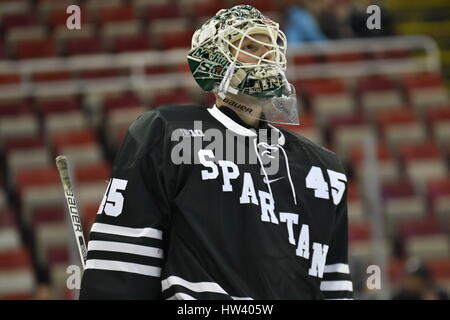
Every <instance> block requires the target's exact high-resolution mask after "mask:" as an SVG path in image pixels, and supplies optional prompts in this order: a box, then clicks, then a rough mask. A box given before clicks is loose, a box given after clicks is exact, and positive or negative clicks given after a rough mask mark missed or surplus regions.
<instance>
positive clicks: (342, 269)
mask: <svg viewBox="0 0 450 320" xmlns="http://www.w3.org/2000/svg"><path fill="white" fill-rule="evenodd" d="M323 272H324V273H330V272H339V273H350V268H349V267H348V264H344V263H335V264H328V265H325V269H324V270H323Z"/></svg>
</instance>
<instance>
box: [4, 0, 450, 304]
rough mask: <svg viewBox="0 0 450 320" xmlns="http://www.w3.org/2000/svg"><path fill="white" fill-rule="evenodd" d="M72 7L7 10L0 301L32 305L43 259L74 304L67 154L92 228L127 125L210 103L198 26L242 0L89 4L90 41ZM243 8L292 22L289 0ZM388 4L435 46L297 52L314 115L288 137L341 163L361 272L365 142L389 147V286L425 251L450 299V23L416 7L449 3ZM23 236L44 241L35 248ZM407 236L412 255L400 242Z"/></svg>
mask: <svg viewBox="0 0 450 320" xmlns="http://www.w3.org/2000/svg"><path fill="white" fill-rule="evenodd" d="M71 2H73V1H63V0H57V1H56V0H38V1H27V0H0V31H1V33H0V299H17V298H23V299H28V298H32V297H33V293H34V290H35V289H36V286H37V284H38V282H39V281H40V280H39V279H38V278H39V277H37V276H36V272H35V263H33V262H32V259H36V263H37V264H39V265H42V266H44V268H45V269H46V270H47V271H48V273H49V279H51V284H52V294H53V296H52V297H53V298H56V299H64V298H71V295H70V294H68V293H67V290H66V289H65V287H64V286H65V276H66V274H65V267H66V266H67V265H68V264H69V263H73V262H71V261H70V253H69V251H70V250H69V249H70V246H69V243H71V242H73V239H72V237H71V236H72V234H71V233H70V232H69V230H70V229H68V228H67V225H66V224H65V223H66V222H65V220H64V210H65V208H64V202H63V196H62V191H61V186H60V181H59V176H58V172H57V171H56V168H55V166H54V160H53V159H54V158H55V157H56V155H58V154H65V155H67V156H68V158H69V160H70V163H71V165H73V167H74V170H73V176H74V177H75V182H76V192H77V198H78V202H79V208H80V211H81V213H82V214H83V217H82V218H83V222H84V227H85V231H86V232H87V231H88V230H89V229H90V226H91V225H92V222H93V220H94V219H95V215H96V212H97V208H98V205H99V203H100V201H101V198H102V196H103V193H104V191H105V188H106V184H107V180H108V178H109V172H110V169H111V164H112V161H113V159H114V156H115V153H116V152H117V150H118V148H119V146H120V143H121V141H122V140H123V138H124V134H125V131H126V128H127V127H128V125H129V124H130V123H131V122H132V121H133V120H134V119H136V118H137V117H138V116H139V115H140V114H141V113H142V112H144V111H145V110H148V109H151V108H154V107H156V106H159V105H161V104H186V103H197V104H201V105H204V106H209V105H211V96H210V95H204V94H203V93H201V92H200V90H199V88H197V86H196V84H195V83H194V81H193V79H192V77H191V75H190V73H189V72H187V70H188V69H187V65H186V59H185V56H186V52H187V48H188V47H189V46H190V39H191V36H192V33H193V31H194V30H195V28H196V27H197V26H198V25H199V24H201V23H202V22H203V21H204V20H205V19H206V18H207V17H208V16H211V15H212V14H214V13H215V12H216V11H217V10H218V9H221V8H224V7H229V6H230V5H232V4H234V3H236V1H231V0H228V1H227V0H223V1H222V0H217V1H208V0H180V1H176V0H84V1H79V2H78V3H79V4H80V6H81V8H82V12H83V14H82V28H81V30H68V29H67V28H66V26H65V23H66V18H67V16H68V15H67V13H66V11H65V10H66V8H67V6H68V5H70V4H72V3H71ZM245 2H246V3H249V4H250V3H251V4H254V5H255V6H256V7H258V8H259V9H261V10H262V11H263V12H266V13H267V14H268V15H269V16H271V17H274V18H276V19H279V18H280V17H282V9H283V5H284V2H283V1H282V2H279V3H278V2H277V4H276V2H275V1H245ZM386 4H387V5H388V8H389V9H391V10H392V12H393V13H394V16H395V17H397V18H398V23H397V24H396V27H397V32H398V34H400V35H417V34H419V35H422V36H404V37H392V38H385V39H352V40H337V41H329V42H326V43H323V44H321V45H317V44H314V43H312V44H305V45H302V46H293V47H292V48H290V49H289V52H288V62H289V66H290V67H289V68H288V77H289V79H290V80H291V81H292V82H293V83H294V84H295V87H296V89H297V94H298V96H299V98H300V101H301V108H302V110H301V116H300V123H301V126H300V127H298V126H288V128H289V129H291V130H293V131H296V132H298V133H299V134H302V135H304V136H306V137H308V138H310V139H312V140H313V141H315V142H317V143H319V144H321V145H324V146H325V147H328V148H330V149H331V150H334V151H335V152H337V154H338V155H339V156H340V157H341V159H342V160H343V162H344V164H345V166H346V168H347V172H348V178H349V195H348V201H349V202H348V203H349V239H350V248H349V253H350V257H351V262H352V266H353V268H355V269H357V268H359V270H355V271H359V272H355V274H361V273H362V274H363V276H364V274H365V267H366V266H367V265H369V264H372V263H375V264H376V263H377V257H376V256H374V253H373V250H372V249H373V242H372V241H373V237H372V235H373V226H372V220H371V219H372V217H371V216H370V215H369V212H370V210H369V208H368V207H367V202H366V200H367V196H368V195H367V194H365V192H364V190H365V189H364V185H365V183H366V182H367V181H366V180H367V179H370V178H371V177H370V176H368V175H367V172H366V169H365V160H366V154H365V153H364V144H365V142H366V138H367V137H369V136H372V137H375V138H376V146H377V147H376V149H377V150H376V152H375V153H376V159H377V160H378V163H377V165H378V178H379V180H380V185H381V186H380V196H381V203H380V205H381V211H382V212H381V213H382V219H383V221H382V225H383V226H384V227H385V233H386V234H385V238H384V239H382V252H383V253H384V254H386V255H387V256H388V265H387V268H388V271H389V275H390V281H391V282H390V285H391V287H392V288H395V286H396V285H397V284H398V281H399V279H400V278H401V274H402V271H403V261H404V259H406V257H409V256H417V257H421V258H424V259H425V260H426V261H427V263H429V265H430V268H431V270H432V272H433V275H434V276H435V277H436V279H437V280H438V283H439V284H441V285H442V286H443V287H444V288H446V289H448V290H449V293H450V242H449V241H450V239H449V230H450V98H449V85H448V84H449V79H450V74H449V73H448V70H450V68H449V66H450V54H449V52H450V42H449V39H450V17H447V19H446V20H442V21H437V22H436V21H433V20H432V19H424V20H421V19H419V18H417V17H418V16H417V12H418V11H420V12H421V13H422V14H423V15H431V13H433V12H436V11H441V10H443V9H445V10H448V12H450V5H449V3H448V1H438V0H433V1H421V0H414V1H406V0H401V1H394V0H391V1H386ZM418 21H420V22H418ZM423 34H424V35H430V36H432V37H433V38H430V37H427V36H423ZM433 39H434V40H433ZM436 41H437V42H436ZM437 43H439V46H438V45H437ZM439 49H441V56H442V66H441V60H440V58H439ZM443 70H444V71H443ZM445 70H446V71H445ZM369 196H370V195H369ZM24 230H25V231H26V230H31V231H32V232H31V241H32V242H33V243H34V245H32V246H30V245H29V241H25V240H24V239H28V240H29V236H24V235H23V233H24V232H25V231H24ZM398 239H400V243H401V244H402V246H403V247H404V248H405V254H399V253H398V252H396V250H395V248H394V246H393V243H394V241H397V240H398ZM33 252H34V253H33ZM33 257H35V258H33ZM358 293H359V292H356V297H358Z"/></svg>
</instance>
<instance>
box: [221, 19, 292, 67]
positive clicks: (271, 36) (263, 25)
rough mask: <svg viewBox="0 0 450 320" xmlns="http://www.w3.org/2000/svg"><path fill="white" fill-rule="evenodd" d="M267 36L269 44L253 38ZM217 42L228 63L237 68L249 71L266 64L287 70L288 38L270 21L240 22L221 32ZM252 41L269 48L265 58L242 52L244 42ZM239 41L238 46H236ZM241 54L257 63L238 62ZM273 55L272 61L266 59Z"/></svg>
mask: <svg viewBox="0 0 450 320" xmlns="http://www.w3.org/2000/svg"><path fill="white" fill-rule="evenodd" d="M261 34H262V35H265V36H267V38H268V40H269V42H265V41H261V40H258V39H256V38H255V37H253V35H261ZM216 38H217V39H214V40H216V41H217V42H219V43H220V44H221V45H219V46H218V49H219V50H220V51H221V52H222V54H223V55H224V56H225V57H227V59H228V61H230V62H235V63H236V68H243V69H246V68H247V69H249V68H254V67H258V66H261V65H264V64H268V65H274V64H275V65H278V66H280V67H281V69H282V70H286V36H285V35H284V33H283V32H282V31H281V30H280V29H279V26H278V24H277V23H275V22H273V21H271V20H269V19H262V20H261V19H246V20H244V21H238V22H236V23H235V24H234V25H231V26H229V27H227V28H226V29H224V30H221V31H219V32H218V34H217V35H216ZM246 39H248V40H251V41H252V42H255V43H257V44H260V45H263V46H265V47H267V48H268V49H269V50H268V51H267V52H266V53H265V54H264V55H263V56H261V57H260V56H257V55H254V54H252V53H251V52H248V51H244V50H242V44H243V42H244V40H246ZM237 41H239V42H238V43H237V45H236V44H235V43H236V42H237ZM231 49H234V50H235V54H234V55H233V54H232V53H231ZM240 54H244V55H247V56H249V57H251V58H254V59H256V61H257V62H256V63H245V62H240V61H238V56H239V55H240ZM269 54H270V55H271V56H272V58H271V59H267V58H265V57H266V56H267V55H269Z"/></svg>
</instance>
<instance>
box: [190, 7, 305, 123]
mask: <svg viewBox="0 0 450 320" xmlns="http://www.w3.org/2000/svg"><path fill="white" fill-rule="evenodd" d="M256 35H264V36H266V37H265V38H267V41H261V37H256V38H255V36H256ZM247 39H249V40H251V41H252V42H254V43H257V44H258V45H261V46H264V47H266V48H267V51H266V52H265V53H264V54H263V55H261V56H258V55H255V54H252V53H251V52H248V51H244V50H243V49H242V48H241V46H242V44H243V42H244V41H245V40H247ZM239 56H248V57H251V58H252V59H251V60H252V62H241V61H239V60H238V57H239ZM187 58H188V63H189V68H190V70H191V72H192V74H193V76H194V79H195V80H196V81H197V83H198V84H199V85H200V87H201V88H202V89H203V90H204V91H206V92H210V91H213V92H215V93H216V94H218V95H219V96H220V97H221V98H222V99H229V100H231V101H233V103H234V104H239V105H244V106H248V107H250V108H251V107H257V108H261V110H262V114H263V115H264V116H263V117H260V118H259V119H261V120H265V121H268V122H275V123H286V124H298V111H297V99H296V93H295V89H294V87H293V86H292V85H291V84H290V83H289V82H288V81H287V79H286V76H285V71H286V37H285V35H284V33H283V32H282V31H281V30H280V29H279V25H278V23H276V22H274V21H272V20H270V19H269V18H267V17H265V16H264V15H263V14H262V13H261V12H260V11H258V10H257V9H255V8H254V7H252V6H248V5H239V6H235V7H233V8H231V9H222V10H220V11H219V12H217V14H216V15H215V16H214V17H212V18H211V19H209V20H208V21H206V22H205V23H204V24H203V25H202V26H201V28H200V29H198V30H197V31H196V32H195V33H194V35H193V37H192V48H191V50H190V52H189V53H188V56H187ZM247 116H250V117H251V116H252V115H251V114H250V115H249V114H247Z"/></svg>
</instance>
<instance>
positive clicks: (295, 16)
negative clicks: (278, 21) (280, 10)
mask: <svg viewBox="0 0 450 320" xmlns="http://www.w3.org/2000/svg"><path fill="white" fill-rule="evenodd" d="M327 3H328V0H327V1H325V0H296V1H292V4H291V5H290V6H288V8H287V9H286V18H285V21H286V26H285V33H286V38H287V41H288V43H290V44H295V43H303V42H309V41H319V40H326V39H327V38H326V37H325V35H324V34H323V33H322V31H321V30H320V28H319V24H318V22H317V20H316V16H318V15H320V12H322V11H323V9H324V6H325V5H326V4H327Z"/></svg>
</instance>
